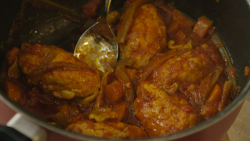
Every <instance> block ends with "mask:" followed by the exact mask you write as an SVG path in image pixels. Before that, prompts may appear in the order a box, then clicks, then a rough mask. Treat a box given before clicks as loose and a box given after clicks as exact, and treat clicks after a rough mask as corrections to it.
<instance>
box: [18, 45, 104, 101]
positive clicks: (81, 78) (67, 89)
mask: <svg viewBox="0 0 250 141" xmlns="http://www.w3.org/2000/svg"><path fill="white" fill-rule="evenodd" d="M18 60H19V66H20V68H21V70H22V72H23V73H24V74H26V75H27V79H28V81H29V82H30V83H31V84H33V85H38V86H40V87H41V88H42V89H43V90H44V91H45V92H48V93H51V94H52V95H54V96H55V97H57V98H61V99H71V98H73V97H74V96H77V97H86V96H89V95H91V94H92V93H94V92H95V91H97V90H98V89H99V87H100V76H99V73H98V71H96V70H94V69H92V68H89V67H88V65H87V64H85V63H84V62H81V61H80V60H78V59H77V58H75V57H74V56H73V54H72V53H69V52H66V51H64V50H62V49H60V48H58V47H56V46H42V45H40V44H36V45H34V46H31V45H29V44H24V45H22V47H21V49H20V52H19V54H18Z"/></svg>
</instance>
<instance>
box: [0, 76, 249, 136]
mask: <svg viewBox="0 0 250 141" xmlns="http://www.w3.org/2000/svg"><path fill="white" fill-rule="evenodd" d="M0 93H1V94H0V99H1V100H2V101H4V102H5V103H6V104H7V105H8V106H9V107H10V108H12V109H13V110H15V111H16V112H19V113H22V114H23V115H24V116H25V117H26V118H28V119H29V120H31V121H33V122H35V123H37V124H38V125H40V126H42V127H44V128H47V129H49V130H51V131H54V132H57V133H59V134H61V135H64V136H68V137H70V138H73V139H78V140H88V141H108V140H111V139H103V138H97V137H92V136H86V135H81V134H76V133H72V132H69V131H67V130H65V129H62V128H58V127H55V126H53V125H50V124H48V123H46V122H44V121H42V120H41V119H39V118H38V117H35V116H33V115H30V113H29V112H28V111H25V110H24V109H22V108H21V107H20V106H18V104H16V103H14V102H12V101H11V100H9V99H8V98H7V96H4V95H5V93H4V92H3V91H2V90H0ZM249 93H250V81H248V82H247V84H246V86H245V87H244V88H243V89H242V90H241V92H240V94H239V95H238V96H237V97H236V98H235V99H234V101H233V102H232V103H231V104H230V105H228V106H227V107H226V108H225V109H224V110H223V111H222V112H220V113H218V114H217V115H215V116H214V117H212V118H211V119H209V120H207V121H205V122H203V123H200V124H198V125H196V126H195V127H193V128H190V129H187V130H184V131H182V132H179V133H175V134H172V135H168V136H162V137H156V138H148V139H138V141H145V140H149V141H156V140H157V141H161V140H164V141H166V140H174V139H179V138H182V137H185V136H188V135H191V134H194V133H196V132H198V131H201V130H203V129H205V128H208V127H209V126H211V125H213V124H215V123H217V122H219V121H220V120H222V119H223V118H224V117H226V116H227V115H229V114H230V113H231V112H232V111H234V110H235V109H236V108H237V107H238V106H240V105H241V104H242V103H243V101H244V100H245V98H246V96H247V95H248V94H249Z"/></svg>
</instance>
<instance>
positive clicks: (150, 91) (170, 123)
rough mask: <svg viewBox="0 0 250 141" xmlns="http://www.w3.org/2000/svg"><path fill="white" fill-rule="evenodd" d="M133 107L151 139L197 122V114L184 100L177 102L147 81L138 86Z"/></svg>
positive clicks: (191, 125)
mask: <svg viewBox="0 0 250 141" xmlns="http://www.w3.org/2000/svg"><path fill="white" fill-rule="evenodd" d="M134 106H135V115H136V117H137V118H138V119H139V121H140V124H141V125H142V126H143V127H144V128H145V129H146V130H147V132H148V133H149V135H150V136H152V137H157V136H163V135H168V134H173V133H176V132H179V131H182V130H184V129H187V128H190V127H193V126H194V125H196V124H197V122H199V116H198V114H197V113H195V112H194V109H193V108H192V107H191V106H190V105H189V103H188V102H187V101H186V100H184V99H181V100H177V99H175V98H173V97H171V96H169V95H168V94H167V93H166V92H165V91H164V90H163V89H162V88H161V87H160V86H157V85H155V84H154V83H152V82H148V81H142V82H141V83H140V84H139V86H138V89H137V98H136V100H135V103H134Z"/></svg>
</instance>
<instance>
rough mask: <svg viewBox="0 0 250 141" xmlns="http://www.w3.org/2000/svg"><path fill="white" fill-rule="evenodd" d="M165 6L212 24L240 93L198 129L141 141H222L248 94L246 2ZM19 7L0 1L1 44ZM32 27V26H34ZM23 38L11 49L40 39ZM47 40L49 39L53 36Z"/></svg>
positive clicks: (182, 1)
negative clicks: (231, 65) (204, 17)
mask: <svg viewBox="0 0 250 141" xmlns="http://www.w3.org/2000/svg"><path fill="white" fill-rule="evenodd" d="M165 2H166V3H169V2H174V5H175V6H176V8H177V9H179V10H180V11H182V12H184V13H185V14H187V15H188V16H190V17H191V18H192V19H197V18H198V17H200V16H202V15H205V16H207V17H208V18H210V19H211V20H213V21H214V26H215V27H216V31H217V33H218V34H219V35H220V37H221V39H222V41H223V42H224V43H225V47H226V49H227V50H228V52H229V55H230V57H231V58H232V60H233V65H234V66H235V68H236V69H237V74H238V75H237V82H238V85H239V86H240V91H239V95H238V96H237V97H236V98H235V99H234V100H233V102H232V103H231V104H230V105H228V106H227V107H226V108H225V109H224V110H223V111H222V112H220V113H218V114H217V115H215V116H214V117H212V118H211V119H209V120H207V121H205V122H203V123H200V124H199V125H197V126H195V127H193V128H191V129H187V130H184V131H182V132H179V133H175V134H172V135H168V136H163V137H157V138H152V139H144V140H157V141H161V140H164V141H220V139H221V138H222V137H223V135H225V134H226V132H227V130H228V129H229V128H230V126H231V125H232V123H233V122H234V120H235V118H236V117H237V115H238V113H239V111H240V109H241V107H242V104H243V102H244V99H245V98H246V96H247V94H248V93H249V92H250V81H249V77H247V76H244V68H245V67H246V66H249V60H250V55H249V52H250V48H249V45H250V40H249V38H250V26H249V25H250V0H200V1H197V0H165ZM21 3H22V2H21V1H16V0H1V4H0V10H1V13H0V16H1V17H0V21H1V26H0V29H1V30H0V31H1V32H0V40H1V41H3V40H6V39H8V37H9V33H10V29H11V27H12V23H13V20H14V19H15V17H16V15H17V13H18V12H19V11H20V8H21ZM118 5H120V4H117V5H116V6H118ZM16 22H17V21H16ZM84 22H85V20H84V19H83V20H82V21H80V22H78V23H74V26H73V27H72V26H70V27H68V29H67V30H68V31H73V30H76V29H78V28H79V26H80V25H81V24H83V23H84ZM33 24H34V26H35V25H36V24H37V23H33ZM68 24H70V23H68ZM64 26H66V27H67V24H65V25H64ZM64 28H65V27H63V28H61V29H62V30H63V29H64ZM59 30H60V28H59ZM29 32H30V31H28V32H27V33H29ZM65 32H66V31H65ZM58 33H59V32H58ZM60 33H62V32H60ZM23 36H26V35H25V34H23V35H22V37H17V38H18V39H19V40H18V41H17V42H15V43H16V44H15V43H13V44H12V46H20V43H22V42H29V41H30V43H33V42H36V41H40V39H42V38H39V37H37V38H36V37H34V38H35V39H33V38H32V39H33V40H26V38H24V37H23ZM50 36H51V37H52V36H53V35H50ZM43 39H44V42H42V41H41V43H42V44H54V45H58V44H59V42H60V40H62V39H63V37H61V38H60V37H58V38H53V39H54V40H52V39H48V38H43ZM64 39H65V36H64ZM5 47H6V46H3V47H1V48H0V49H1V52H0V53H1V54H0V57H1V58H0V59H1V62H2V60H3V57H4V54H5V53H6V52H5V51H6V50H8V49H9V48H5ZM0 98H1V99H2V100H3V101H4V102H5V103H6V104H7V105H9V106H10V107H11V108H13V109H14V110H15V111H17V112H20V113H22V114H23V115H24V116H25V117H26V118H28V119H30V120H31V121H33V122H35V123H37V124H38V125H40V126H42V127H45V128H47V129H49V130H52V131H55V132H57V133H60V134H62V135H65V136H68V137H70V138H74V139H79V140H88V141H89V140H97V141H99V140H108V139H100V138H95V137H90V136H84V135H80V134H75V133H71V132H68V131H66V130H64V129H61V128H58V127H55V126H53V125H50V124H48V123H46V122H45V121H44V120H42V119H40V118H39V117H37V116H35V115H33V114H31V113H29V112H28V111H26V110H24V109H23V108H22V107H20V106H18V105H17V104H16V103H14V102H12V101H11V100H10V99H9V98H8V97H7V95H6V94H5V93H4V91H3V90H2V89H1V90H0Z"/></svg>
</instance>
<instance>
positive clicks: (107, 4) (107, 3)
mask: <svg viewBox="0 0 250 141" xmlns="http://www.w3.org/2000/svg"><path fill="white" fill-rule="evenodd" d="M110 5H111V0H106V1H105V15H104V16H105V17H107V15H108V13H109V7H110Z"/></svg>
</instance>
